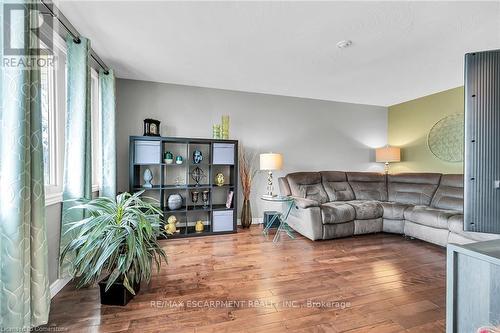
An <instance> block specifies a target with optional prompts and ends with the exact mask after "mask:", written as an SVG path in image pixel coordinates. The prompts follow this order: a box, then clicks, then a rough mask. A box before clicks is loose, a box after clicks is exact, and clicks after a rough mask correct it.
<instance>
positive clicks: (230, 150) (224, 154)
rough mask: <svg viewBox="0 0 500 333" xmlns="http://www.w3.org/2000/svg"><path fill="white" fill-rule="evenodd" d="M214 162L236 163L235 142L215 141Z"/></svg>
mask: <svg viewBox="0 0 500 333" xmlns="http://www.w3.org/2000/svg"><path fill="white" fill-rule="evenodd" d="M213 149H214V157H213V164H230V165H233V164H234V144H233V143H214V145H213Z"/></svg>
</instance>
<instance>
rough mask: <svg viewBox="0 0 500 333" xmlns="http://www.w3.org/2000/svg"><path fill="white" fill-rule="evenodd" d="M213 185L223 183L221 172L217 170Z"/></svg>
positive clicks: (221, 184)
mask: <svg viewBox="0 0 500 333" xmlns="http://www.w3.org/2000/svg"><path fill="white" fill-rule="evenodd" d="M215 185H217V186H223V185H224V175H223V174H222V173H221V172H219V173H218V174H217V175H215Z"/></svg>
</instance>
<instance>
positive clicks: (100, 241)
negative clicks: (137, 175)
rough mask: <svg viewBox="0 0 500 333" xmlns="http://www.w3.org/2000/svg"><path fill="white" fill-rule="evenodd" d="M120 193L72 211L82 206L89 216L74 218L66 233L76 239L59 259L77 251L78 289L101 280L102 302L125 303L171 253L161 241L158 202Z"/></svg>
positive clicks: (75, 270) (75, 272)
mask: <svg viewBox="0 0 500 333" xmlns="http://www.w3.org/2000/svg"><path fill="white" fill-rule="evenodd" d="M143 192H144V191H141V192H138V193H135V194H134V195H131V194H129V193H122V194H119V195H118V196H116V199H115V198H106V197H101V198H97V199H93V200H88V201H85V202H84V203H83V204H79V205H77V206H74V207H72V208H71V209H84V210H85V211H86V215H87V217H86V218H84V219H83V220H81V221H77V222H74V223H73V224H72V225H71V227H70V229H69V230H68V232H75V233H76V236H75V238H74V239H73V240H72V241H71V242H70V243H69V244H68V245H67V246H66V247H65V248H64V250H63V252H62V254H61V258H64V257H65V256H66V255H67V254H68V253H70V252H71V253H73V254H74V260H73V270H74V271H73V272H74V277H77V278H79V281H78V284H77V288H81V287H83V286H88V285H92V284H94V283H95V282H97V280H98V279H100V278H101V277H102V276H103V275H104V276H106V277H105V278H104V279H103V280H102V281H101V282H99V286H100V291H101V304H108V305H126V304H127V303H128V302H129V301H130V300H131V299H132V298H133V297H134V295H135V294H136V293H137V292H138V291H139V286H140V283H141V281H147V282H149V281H151V271H152V266H153V262H154V263H155V264H156V267H157V270H158V271H159V270H160V266H161V262H162V261H165V263H166V262H167V255H166V253H165V251H164V250H163V249H162V248H161V246H160V244H159V243H158V240H157V239H158V237H159V236H160V235H162V236H165V234H164V233H163V231H162V230H161V228H160V217H161V216H162V215H163V214H162V212H161V210H160V209H159V208H158V206H157V205H155V204H151V203H149V202H146V201H144V200H143V199H142V198H141V197H140V195H141V194H142V193H143Z"/></svg>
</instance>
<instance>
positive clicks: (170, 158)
mask: <svg viewBox="0 0 500 333" xmlns="http://www.w3.org/2000/svg"><path fill="white" fill-rule="evenodd" d="M163 160H164V161H165V163H166V164H172V163H174V154H172V153H171V152H169V151H167V152H165V154H164V156H163Z"/></svg>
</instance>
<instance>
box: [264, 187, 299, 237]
mask: <svg viewBox="0 0 500 333" xmlns="http://www.w3.org/2000/svg"><path fill="white" fill-rule="evenodd" d="M260 199H261V200H264V201H267V202H276V203H282V204H284V205H285V209H284V210H283V212H282V213H280V214H276V215H274V216H273V217H272V218H271V219H270V220H269V221H268V222H267V224H266V225H265V226H264V230H262V233H263V234H264V235H265V236H267V235H268V234H269V228H270V227H271V226H272V225H273V223H274V221H275V220H276V219H277V218H278V219H279V221H280V223H279V226H278V229H277V230H276V234H275V235H274V238H273V243H277V242H278V241H279V239H280V235H281V234H282V233H286V234H287V235H288V237H290V238H292V239H294V238H295V237H294V236H293V231H292V228H290V226H289V225H288V223H287V222H286V221H287V220H288V216H289V215H290V212H291V210H292V208H293V205H294V204H295V202H294V200H293V198H292V197H286V196H275V197H266V196H262V197H261V198H260Z"/></svg>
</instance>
